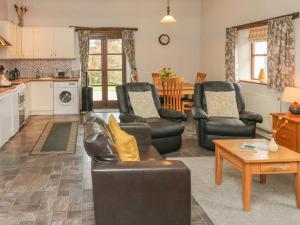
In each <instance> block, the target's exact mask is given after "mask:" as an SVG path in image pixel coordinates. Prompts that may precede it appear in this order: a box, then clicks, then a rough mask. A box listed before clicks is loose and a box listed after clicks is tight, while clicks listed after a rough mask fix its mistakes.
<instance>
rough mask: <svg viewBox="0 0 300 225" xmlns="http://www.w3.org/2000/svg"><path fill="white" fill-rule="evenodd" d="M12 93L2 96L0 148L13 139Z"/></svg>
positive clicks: (0, 102)
mask: <svg viewBox="0 0 300 225" xmlns="http://www.w3.org/2000/svg"><path fill="white" fill-rule="evenodd" d="M11 101H12V99H11V93H10V92H6V93H4V94H1V95H0V106H1V110H0V124H1V126H0V147H1V146H2V145H4V144H5V143H6V142H7V141H8V140H9V139H10V137H11V130H12V118H11V115H12V113H11Z"/></svg>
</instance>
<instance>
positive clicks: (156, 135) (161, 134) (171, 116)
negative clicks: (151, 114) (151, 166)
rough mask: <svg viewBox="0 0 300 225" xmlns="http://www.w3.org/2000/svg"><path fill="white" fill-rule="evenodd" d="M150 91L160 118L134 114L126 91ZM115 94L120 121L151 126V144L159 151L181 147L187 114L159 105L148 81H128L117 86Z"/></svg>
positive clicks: (168, 150)
mask: <svg viewBox="0 0 300 225" xmlns="http://www.w3.org/2000/svg"><path fill="white" fill-rule="evenodd" d="M137 91H139V92H142V91H151V92H152V97H153V100H154V104H155V106H156V109H157V111H158V113H159V115H160V118H142V117H139V116H136V115H134V112H133V109H132V107H131V104H130V99H129V94H128V92H137ZM117 96H118V102H119V110H120V113H121V114H120V120H121V122H122V123H130V122H144V123H147V124H149V125H150V127H151V136H152V144H153V145H154V146H155V148H156V149H157V150H158V151H159V152H160V153H161V154H165V153H169V152H173V151H177V150H178V149H179V148H180V147H181V134H182V133H183V131H184V123H183V122H182V121H185V120H186V119H187V116H186V115H185V114H184V113H182V112H177V111H173V110H166V109H163V108H162V107H161V104H160V101H159V97H158V95H157V92H156V89H155V87H154V86H153V85H152V84H149V83H130V84H124V85H121V86H118V87H117Z"/></svg>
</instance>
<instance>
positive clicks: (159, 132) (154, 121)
mask: <svg viewBox="0 0 300 225" xmlns="http://www.w3.org/2000/svg"><path fill="white" fill-rule="evenodd" d="M146 121H147V123H148V124H149V125H150V127H151V136H152V138H164V137H173V136H180V135H181V134H182V133H183V131H184V124H183V122H177V121H171V120H167V119H162V118H149V119H146Z"/></svg>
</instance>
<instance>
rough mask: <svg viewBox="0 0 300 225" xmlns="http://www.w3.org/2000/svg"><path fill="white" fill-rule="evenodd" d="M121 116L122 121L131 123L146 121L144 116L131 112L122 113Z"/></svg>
mask: <svg viewBox="0 0 300 225" xmlns="http://www.w3.org/2000/svg"><path fill="white" fill-rule="evenodd" d="M119 118H120V121H121V122H122V123H131V122H142V123H145V122H146V120H145V119H144V118H142V117H140V116H136V115H133V114H129V113H121V114H120V116H119Z"/></svg>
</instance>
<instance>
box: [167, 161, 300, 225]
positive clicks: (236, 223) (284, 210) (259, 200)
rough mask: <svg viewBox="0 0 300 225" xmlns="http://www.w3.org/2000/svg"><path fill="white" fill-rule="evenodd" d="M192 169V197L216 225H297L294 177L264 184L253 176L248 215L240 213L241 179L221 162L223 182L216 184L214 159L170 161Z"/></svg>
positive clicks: (272, 178) (273, 177)
mask: <svg viewBox="0 0 300 225" xmlns="http://www.w3.org/2000/svg"><path fill="white" fill-rule="evenodd" d="M169 159H171V160H181V161H183V162H184V163H185V164H186V165H187V166H188V167H189V168H190V170H191V176H192V194H193V196H194V197H195V199H196V201H197V202H198V203H199V205H200V206H201V207H202V208H203V210H204V211H205V213H206V214H207V215H208V217H209V218H210V219H211V220H212V221H213V222H214V224H215V225H299V224H300V209H297V208H296V199H295V192H294V175H271V176H268V177H267V184H265V185H264V184H260V183H259V177H256V176H254V178H253V179H254V180H253V185H252V199H251V200H252V201H251V207H252V211H251V212H244V211H243V210H242V185H241V184H242V183H241V182H242V176H241V173H240V172H239V171H237V170H236V169H234V168H233V167H232V166H231V165H229V164H228V163H227V162H225V161H224V167H223V183H222V185H221V186H216V185H215V175H214V172H215V170H214V168H215V166H214V157H201V158H196V157H193V158H169Z"/></svg>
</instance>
